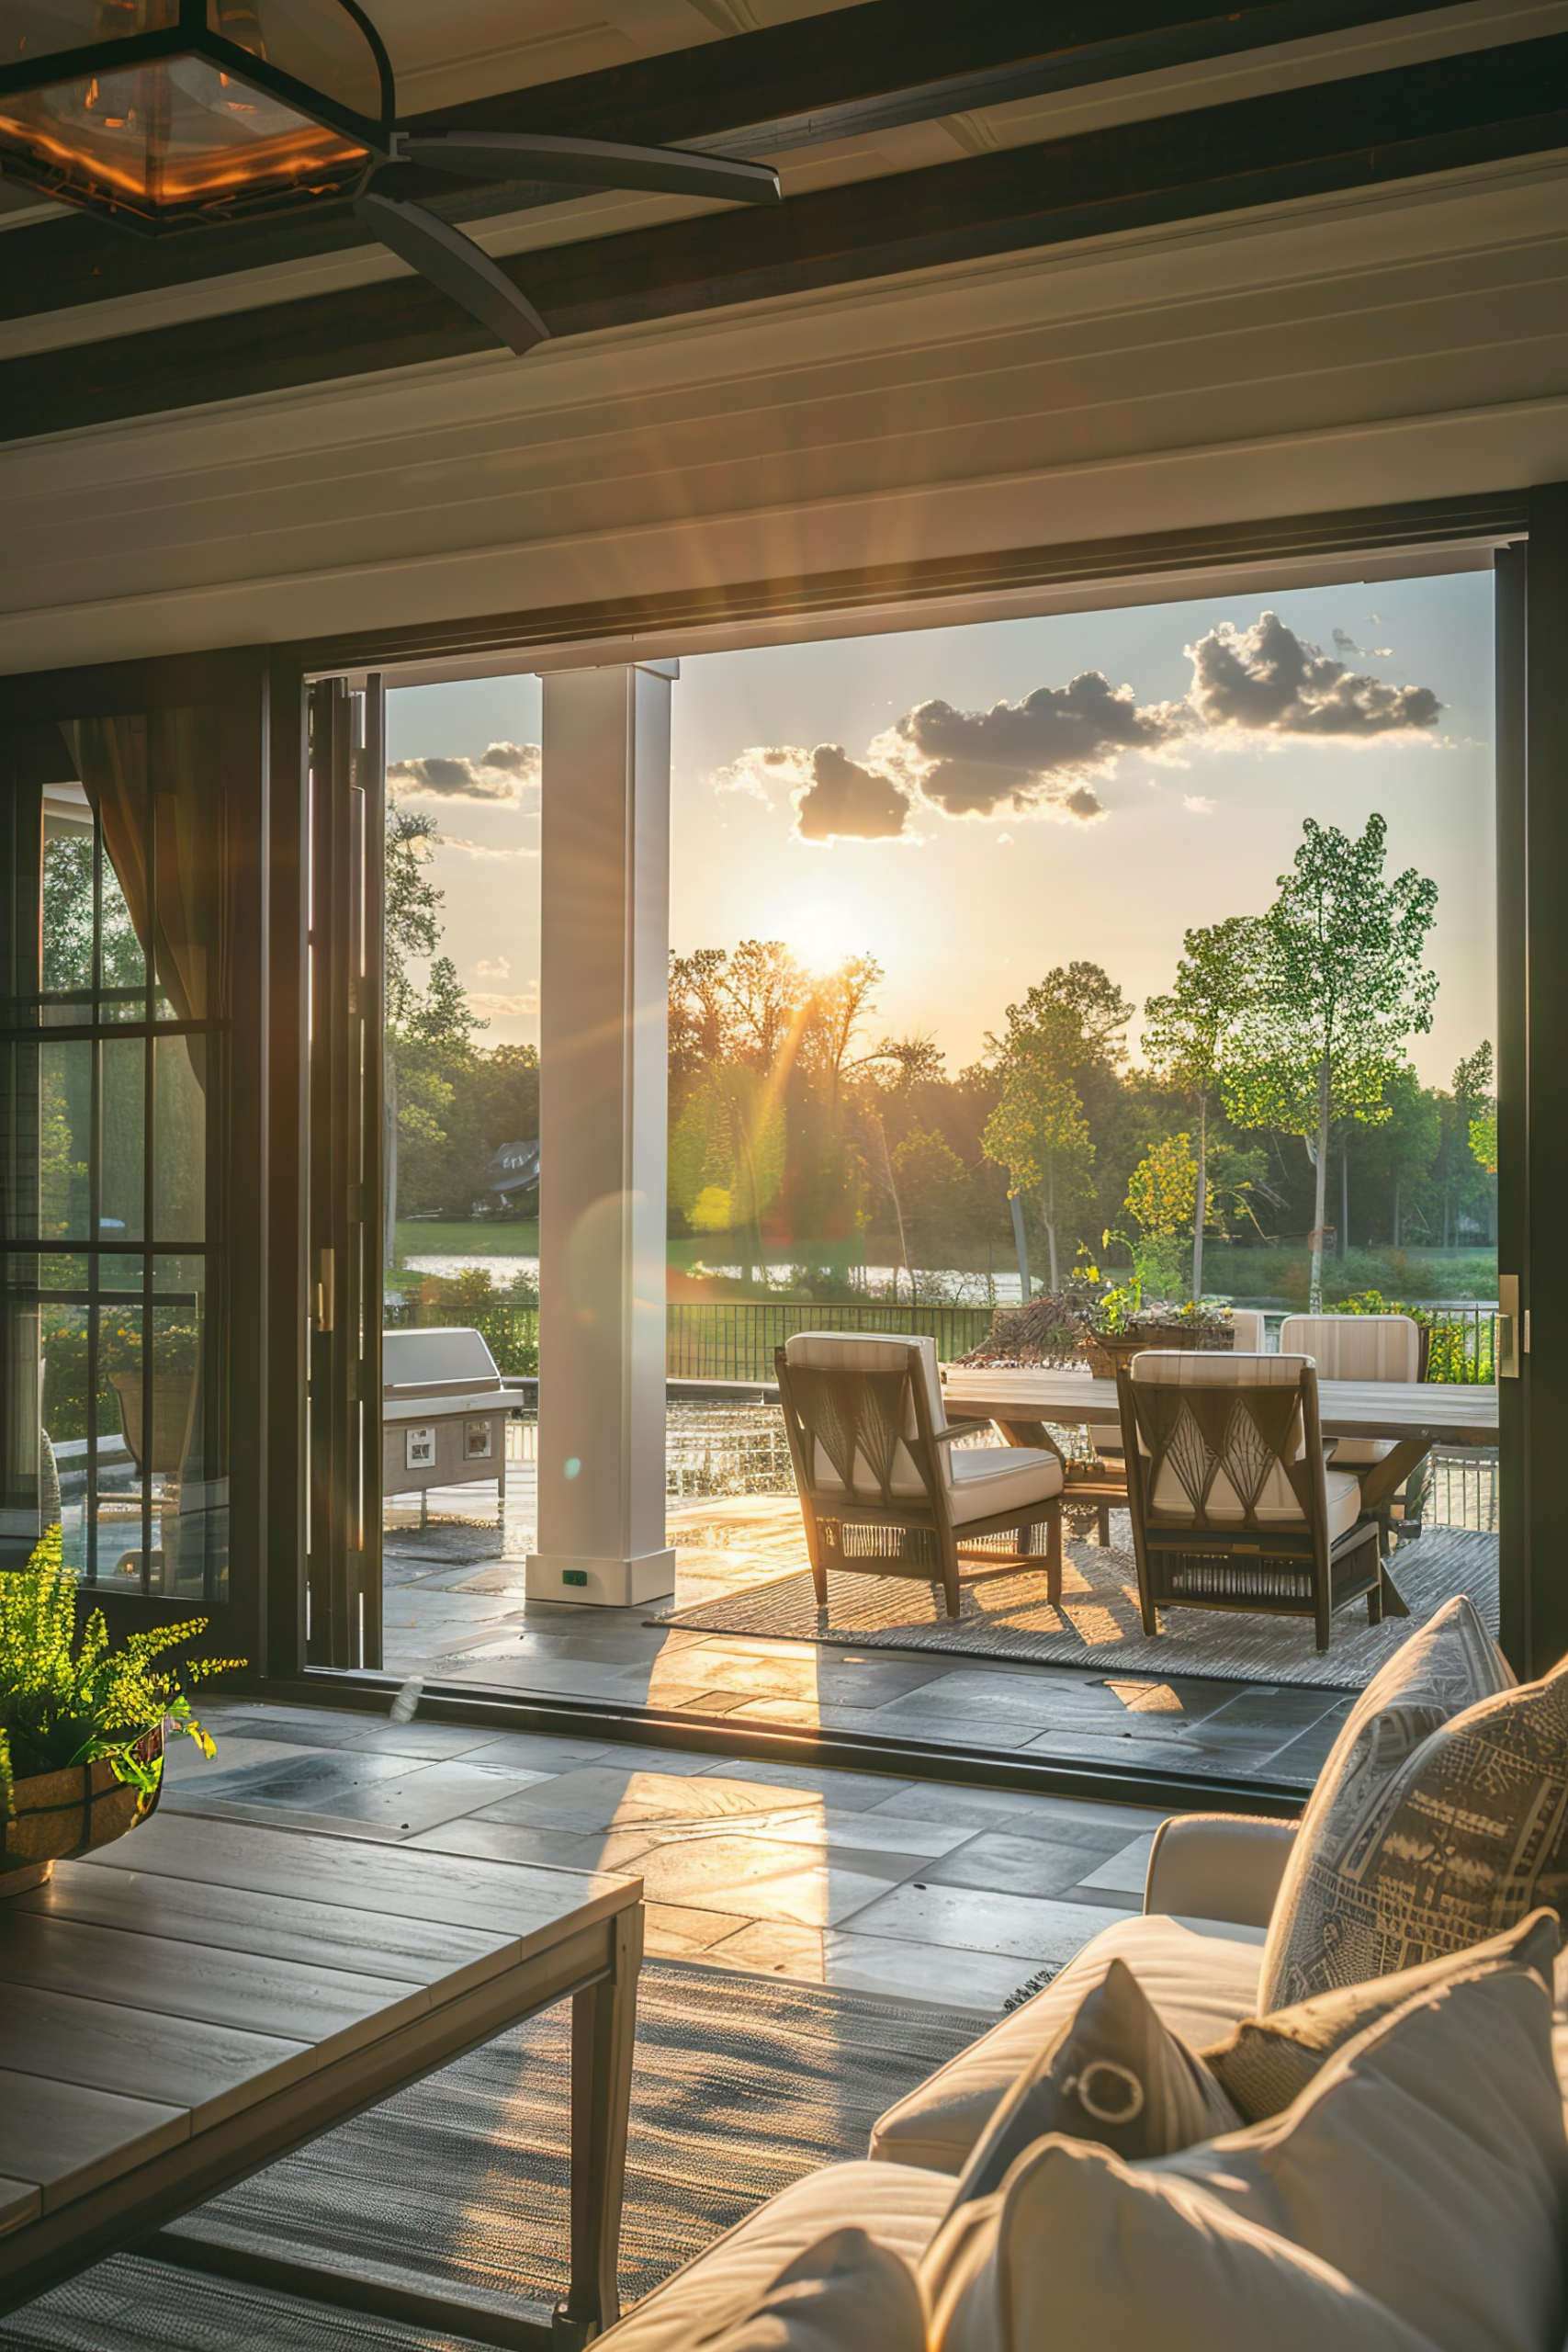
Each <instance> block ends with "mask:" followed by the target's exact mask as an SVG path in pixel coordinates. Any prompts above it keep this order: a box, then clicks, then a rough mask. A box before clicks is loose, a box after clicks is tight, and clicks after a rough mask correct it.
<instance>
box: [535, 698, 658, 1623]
mask: <svg viewBox="0 0 1568 2352" xmlns="http://www.w3.org/2000/svg"><path fill="white" fill-rule="evenodd" d="M677 674H678V671H677V665H676V664H675V663H674V662H657V663H651V664H649V665H648V666H646V667H643V666H639V667H637V668H635V669H619V668H617V669H604V670H568V671H559V672H554V673H549V674H547V676H546V679H545V724H544V766H543V797H542V809H541V824H540V852H541V857H542V861H543V865H542V885H543V887H542V909H541V922H540V984H539V1012H540V1022H539V1072H540V1105H539V1169H540V1184H539V1490H538V1491H539V1521H538V1538H537V1541H538V1550H537V1551H536V1552H531V1553H530V1554H529V1555H528V1570H527V1594H528V1598H529V1600H569V1601H577V1602H580V1603H581V1602H583V1601H599V1602H602V1603H604V1604H605V1605H606V1606H611V1607H616V1606H618V1607H622V1608H626V1607H629V1606H631V1605H633V1604H634V1603H636V1602H638V1601H644V1600H653V1599H656V1598H657V1597H659V1596H660V1595H661V1594H665V1593H671V1592H673V1591H674V1589H675V1555H674V1553H673V1552H672V1551H671V1550H670V1548H669V1547H668V1546H667V1544H665V1541H664V1266H665V1243H666V1223H665V1148H666V1145H665V1128H666V1119H667V1104H668V1090H669V1074H668V1053H669V1041H668V1004H669V969H668V967H669V951H670V686H671V679H672V678H673V677H675V676H676V675H677Z"/></svg>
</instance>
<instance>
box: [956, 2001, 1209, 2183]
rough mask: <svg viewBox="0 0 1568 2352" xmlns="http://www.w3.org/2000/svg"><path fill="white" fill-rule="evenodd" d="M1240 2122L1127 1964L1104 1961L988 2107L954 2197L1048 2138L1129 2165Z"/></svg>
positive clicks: (991, 2178) (997, 2179)
mask: <svg viewBox="0 0 1568 2352" xmlns="http://www.w3.org/2000/svg"><path fill="white" fill-rule="evenodd" d="M1242 2120H1243V2119H1242V2116H1241V2114H1240V2112H1239V2111H1238V2109H1236V2108H1235V2107H1234V2106H1233V2105H1232V2104H1231V2101H1230V2100H1229V2099H1228V2098H1226V2096H1225V2094H1224V2091H1223V2090H1222V2089H1221V2087H1220V2086H1219V2084H1218V2083H1217V2082H1216V2081H1215V2079H1214V2077H1213V2075H1211V2074H1210V2072H1209V2070H1208V2068H1207V2067H1206V2066H1205V2065H1204V2064H1203V2062H1202V2060H1201V2058H1197V2057H1194V2055H1193V2053H1192V2052H1191V2051H1190V2050H1189V2049H1188V2047H1187V2044H1186V2043H1185V2042H1184V2041H1180V2040H1179V2038H1178V2036H1177V2035H1175V2034H1174V2033H1172V2032H1171V2030H1170V2029H1169V2028H1168V2026H1167V2025H1165V2024H1163V2023H1162V2021H1161V2019H1160V2017H1159V2014H1158V2012H1157V2010H1156V2008H1155V2007H1153V2005H1152V2003H1151V2002H1150V2000H1149V1997H1148V1996H1147V1994H1146V1993H1145V1991H1144V1990H1143V1988H1142V1986H1141V1985H1139V1983H1138V1980H1137V1978H1136V1977H1135V1976H1134V1973H1133V1972H1132V1970H1131V1969H1130V1968H1129V1967H1128V1966H1127V1963H1126V1962H1125V1961H1122V1960H1113V1961H1112V1962H1111V1965H1110V1967H1109V1968H1108V1969H1107V1970H1106V1972H1105V1976H1104V1980H1103V1982H1102V1983H1100V1984H1099V1985H1092V1986H1091V1987H1090V1988H1089V1991H1088V1992H1087V1993H1086V1994H1085V1995H1084V1996H1083V1999H1082V2000H1081V2001H1080V2002H1079V2003H1078V2006H1077V2009H1076V2010H1075V2011H1074V2013H1073V2015H1072V2016H1071V2017H1070V2018H1068V2019H1067V2022H1066V2025H1064V2026H1063V2028H1062V2030H1061V2031H1060V2032H1059V2033H1058V2034H1056V2035H1055V2037H1054V2039H1053V2040H1052V2041H1048V2042H1047V2043H1046V2044H1045V2047H1044V2048H1043V2050H1042V2051H1041V2052H1039V2054H1038V2056H1037V2057H1036V2058H1034V2059H1033V2061H1032V2063H1031V2064H1029V2065H1028V2066H1026V2067H1025V2068H1024V2070H1023V2072H1022V2074H1021V2075H1020V2076H1019V2078H1018V2080H1017V2082H1016V2083H1015V2084H1014V2085H1013V2087H1012V2089H1011V2090H1010V2092H1009V2093H1008V2095H1007V2097H1006V2098H1004V2099H1003V2100H1002V2102H1001V2105H1000V2106H999V2107H998V2109H997V2111H996V2113H995V2114H994V2115H993V2116H992V2118H991V2120H990V2122H989V2123H988V2124H987V2127H986V2130H985V2131H984V2132H983V2133H982V2135H981V2137H980V2139H979V2140H978V2142H977V2143H976V2146H975V2150H974V2153H973V2154H971V2156H970V2158H969V2161H968V2163H967V2164H966V2165H964V2170H963V2172H962V2174H961V2175H960V2176H959V2181H958V2188H957V2191H956V2193H955V2195H954V2197H953V2203H954V2205H961V2204H963V2203H964V2200H965V2199H968V2198H972V2197H988V2196H989V2195H990V2194H991V2191H992V2190H993V2189H996V2188H1000V2187H1001V2185H1002V2179H1003V2176H1004V2175H1005V2174H1006V2172H1007V2171H1008V2169H1009V2167H1010V2165H1011V2164H1012V2162H1013V2159H1014V2157H1015V2156H1020V2155H1021V2154H1023V2151H1024V2150H1025V2148H1028V2147H1031V2146H1032V2144H1033V2143H1034V2142H1035V2141H1036V2140H1040V2139H1043V2137H1044V2136H1045V2134H1046V2132H1048V2131H1066V2133H1068V2134H1069V2136H1070V2137H1071V2138H1073V2139H1075V2140H1094V2141H1097V2142H1098V2143H1100V2146H1102V2147H1106V2148H1114V2150H1115V2151H1116V2154H1118V2155H1119V2156H1122V2157H1125V2158H1126V2159H1127V2161H1128V2162H1129V2163H1132V2162H1133V2161H1134V2160H1135V2159H1136V2158H1138V2157H1142V2156H1167V2155H1170V2154H1173V2153H1174V2151H1175V2150H1176V2149H1178V2148H1190V2147H1191V2146H1192V2144H1193V2143H1194V2142H1195V2141H1198V2140H1212V2139H1213V2137H1214V2135H1215V2134H1216V2132H1221V2131H1235V2129H1236V2127H1237V2125H1238V2124H1239V2123H1240V2122H1241V2121H1242Z"/></svg>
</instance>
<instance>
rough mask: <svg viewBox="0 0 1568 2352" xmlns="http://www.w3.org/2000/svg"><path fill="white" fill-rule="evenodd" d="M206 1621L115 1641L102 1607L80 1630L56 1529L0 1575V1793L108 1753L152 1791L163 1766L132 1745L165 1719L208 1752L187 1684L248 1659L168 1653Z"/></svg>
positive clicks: (120, 1769)
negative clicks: (177, 1658)
mask: <svg viewBox="0 0 1568 2352" xmlns="http://www.w3.org/2000/svg"><path fill="white" fill-rule="evenodd" d="M206 1623H207V1620H206V1618H205V1617H195V1618H192V1619H191V1620H190V1621H189V1623H186V1624H184V1625H173V1626H169V1627H167V1628H165V1629H164V1630H162V1631H158V1630H152V1631H150V1632H146V1633H139V1634H129V1635H128V1636H127V1637H126V1639H125V1641H124V1642H123V1643H122V1644H121V1645H120V1646H119V1647H118V1649H112V1648H111V1647H110V1646H109V1639H108V1632H107V1627H106V1625H105V1623H104V1617H103V1611H101V1610H97V1609H95V1610H94V1611H93V1613H92V1615H91V1616H90V1617H89V1618H88V1619H87V1621H86V1623H85V1625H84V1626H83V1628H82V1631H81V1634H80V1636H78V1635H77V1633H76V1581H75V1578H74V1577H73V1575H72V1573H71V1571H70V1569H69V1568H67V1567H66V1566H65V1565H64V1563H63V1560H62V1555H61V1530H60V1528H59V1527H58V1526H55V1527H51V1529H50V1530H49V1532H48V1533H47V1534H46V1535H44V1536H43V1537H42V1538H41V1540H40V1541H39V1544H38V1546H37V1548H36V1549H35V1551H34V1553H33V1555H32V1557H31V1559H30V1560H29V1561H28V1565H27V1566H26V1567H25V1568H17V1569H13V1570H11V1571H9V1572H8V1573H6V1574H5V1575H3V1576H0V1793H3V1795H4V1799H5V1803H6V1811H7V1813H8V1812H9V1810H10V1802H11V1785H12V1782H13V1780H20V1779H23V1778H26V1777H28V1776H29V1775H31V1774H33V1773H36V1772H58V1771H62V1770H66V1769H68V1768H69V1767H70V1766H72V1765H76V1764H92V1763H96V1761H97V1760H98V1759H99V1758H107V1759H108V1761H109V1763H110V1764H111V1765H112V1767H113V1769H114V1771H115V1774H116V1777H117V1778H118V1779H119V1780H121V1781H127V1782H129V1783H130V1785H132V1786H133V1787H136V1788H139V1789H141V1792H142V1793H143V1795H145V1796H151V1795H152V1791H153V1790H154V1788H155V1787H156V1785H157V1775H158V1770H159V1768H158V1767H157V1766H152V1767H149V1766H147V1765H145V1764H143V1763H141V1761H140V1760H139V1759H138V1758H136V1757H135V1756H133V1755H132V1753H131V1750H132V1749H133V1748H134V1747H136V1745H137V1743H138V1742H139V1741H141V1739H143V1738H145V1736H146V1735H147V1734H148V1732H150V1731H152V1730H153V1729H155V1727H156V1726H157V1725H158V1724H168V1725H169V1726H171V1727H172V1728H174V1729H175V1730H178V1731H182V1732H185V1733H186V1735H187V1736H189V1737H190V1738H191V1739H193V1740H195V1742H196V1744H197V1747H199V1748H200V1749H201V1751H202V1754H203V1755H204V1756H211V1755H213V1754H214V1753H215V1752H216V1751H215V1747H214V1743H213V1741H212V1739H211V1738H210V1736H209V1734H208V1733H207V1732H205V1731H204V1730H203V1729H202V1726H201V1724H199V1723H198V1722H197V1719H196V1717H195V1715H194V1714H193V1713H191V1707H190V1701H189V1700H188V1698H187V1697H186V1691H185V1685H186V1683H188V1682H196V1681H198V1680H200V1679H203V1678H204V1677H205V1676H208V1675H211V1674H222V1673H226V1672H227V1671H229V1669H230V1668H233V1667H237V1666H243V1664H244V1660H243V1658H201V1659H187V1660H186V1662H185V1664H184V1666H183V1667H177V1666H175V1664H173V1663H172V1662H166V1663H160V1661H161V1660H164V1661H166V1660H167V1659H168V1654H169V1652H171V1651H173V1650H176V1649H178V1648H179V1647H180V1646H181V1645H182V1644H184V1643H186V1642H189V1641H191V1640H193V1639H194V1638H195V1636H196V1635H197V1634H199V1633H201V1632H202V1631H203V1629H204V1628H205V1626H206Z"/></svg>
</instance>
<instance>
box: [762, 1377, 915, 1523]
mask: <svg viewBox="0 0 1568 2352" xmlns="http://www.w3.org/2000/svg"><path fill="white" fill-rule="evenodd" d="M784 1379H785V1380H786V1381H787V1383H788V1391H789V1402H790V1407H791V1408H792V1410H793V1411H794V1413H795V1417H796V1419H797V1420H798V1422H799V1425H800V1430H801V1434H802V1437H803V1440H804V1442H805V1443H804V1458H805V1460H806V1461H807V1463H808V1464H810V1465H811V1485H812V1487H813V1489H814V1490H815V1491H816V1492H818V1493H819V1494H831V1495H832V1496H833V1497H834V1498H835V1499H836V1500H837V1501H839V1502H840V1503H845V1502H851V1503H853V1504H855V1505H857V1506H861V1507H869V1506H871V1505H872V1504H874V1503H882V1504H884V1505H890V1504H891V1503H892V1502H893V1501H894V1499H895V1497H896V1495H900V1494H901V1499H903V1500H904V1501H906V1502H907V1501H908V1499H909V1495H908V1483H907V1481H905V1482H903V1485H902V1489H900V1487H898V1486H896V1485H895V1480H896V1478H897V1473H898V1471H899V1469H900V1467H901V1457H902V1459H903V1460H906V1461H908V1462H912V1463H913V1464H914V1466H915V1470H916V1473H917V1475H918V1476H919V1477H920V1481H921V1485H922V1487H924V1488H925V1490H926V1491H928V1492H929V1490H930V1479H929V1476H927V1475H926V1464H925V1460H924V1456H925V1453H926V1451H927V1449H925V1448H924V1447H922V1446H921V1445H920V1444H919V1442H918V1440H917V1441H916V1442H914V1443H911V1442H910V1441H909V1439H908V1437H907V1436H906V1434H905V1431H906V1429H907V1426H908V1421H909V1419H910V1416H911V1414H912V1411H913V1400H912V1397H911V1395H910V1390H911V1385H912V1380H911V1374H909V1372H908V1371H903V1372H858V1371H852V1370H845V1371H842V1372H826V1371H823V1370H822V1369H821V1368H820V1367H819V1366H818V1365H814V1364H791V1365H789V1366H788V1367H787V1370H786V1372H785V1374H784ZM782 1385H783V1384H782V1383H781V1386H782ZM824 1456H825V1457H826V1461H827V1463H828V1464H830V1465H831V1469H832V1472H833V1474H834V1475H833V1476H832V1478H827V1477H825V1476H823V1457H824Z"/></svg>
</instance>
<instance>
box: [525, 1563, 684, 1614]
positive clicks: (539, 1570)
mask: <svg viewBox="0 0 1568 2352" xmlns="http://www.w3.org/2000/svg"><path fill="white" fill-rule="evenodd" d="M674 1589H675V1555H674V1553H673V1552H672V1551H663V1552H645V1553H643V1554H642V1555H641V1556H640V1558H638V1559H635V1560H600V1559H579V1558H576V1557H573V1556H571V1555H569V1554H566V1553H561V1552H530V1553H529V1555H528V1561H527V1567H526V1570H525V1577H524V1590H525V1595H526V1597H527V1599H528V1600H565V1601H569V1602H571V1603H573V1604H575V1606H576V1607H578V1608H579V1609H582V1608H594V1607H597V1608H600V1609H635V1608H636V1607H637V1604H638V1603H639V1602H640V1601H644V1600H668V1599H669V1598H670V1597H671V1594H672V1593H673V1592H674Z"/></svg>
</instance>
